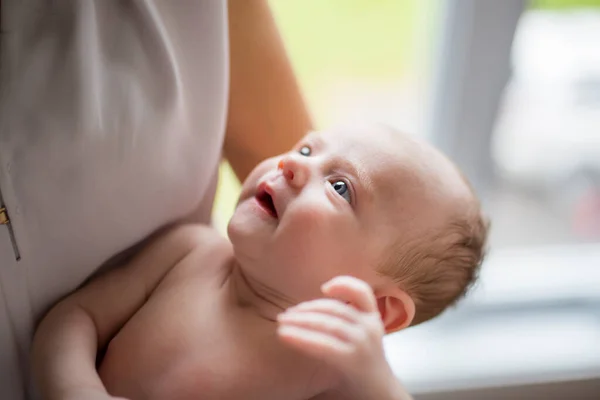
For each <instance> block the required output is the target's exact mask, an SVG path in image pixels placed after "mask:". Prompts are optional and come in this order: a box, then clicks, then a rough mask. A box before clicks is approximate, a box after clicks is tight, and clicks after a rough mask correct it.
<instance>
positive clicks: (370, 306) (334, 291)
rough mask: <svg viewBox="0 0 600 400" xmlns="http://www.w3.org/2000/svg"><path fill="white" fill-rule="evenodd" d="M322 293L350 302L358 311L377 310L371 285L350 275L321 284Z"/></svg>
mask: <svg viewBox="0 0 600 400" xmlns="http://www.w3.org/2000/svg"><path fill="white" fill-rule="evenodd" d="M321 290H322V291H323V293H324V294H325V295H326V296H328V297H331V298H334V299H337V300H340V301H342V302H346V303H351V304H352V305H354V306H355V307H356V308H358V310H359V311H363V312H369V313H370V312H375V311H377V300H376V299H375V295H374V294H373V290H372V289H371V287H370V286H369V285H368V284H367V283H366V282H364V281H362V280H360V279H358V278H354V277H352V276H338V277H335V278H333V279H331V280H330V281H328V282H326V283H324V284H323V286H321Z"/></svg>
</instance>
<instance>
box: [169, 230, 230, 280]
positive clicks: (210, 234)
mask: <svg viewBox="0 0 600 400" xmlns="http://www.w3.org/2000/svg"><path fill="white" fill-rule="evenodd" d="M172 234H173V235H176V236H177V237H176V239H175V241H176V242H179V245H183V246H186V247H188V248H189V249H190V251H189V252H188V253H187V254H186V255H185V257H183V258H182V259H181V260H180V261H179V262H178V265H177V266H176V268H175V269H174V271H173V272H176V271H178V272H179V273H184V274H186V275H187V274H188V273H198V272H200V271H220V270H224V269H226V268H227V267H228V264H229V263H228V261H229V260H230V259H231V257H232V256H233V249H232V247H231V243H230V242H229V240H227V239H226V238H225V237H223V236H222V235H221V234H220V233H219V232H218V231H217V230H216V229H214V228H212V227H210V226H207V225H200V224H187V225H181V226H178V227H177V228H174V231H173V232H172ZM178 275H179V274H178Z"/></svg>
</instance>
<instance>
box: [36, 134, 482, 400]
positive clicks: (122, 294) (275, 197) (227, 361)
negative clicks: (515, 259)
mask: <svg viewBox="0 0 600 400" xmlns="http://www.w3.org/2000/svg"><path fill="white" fill-rule="evenodd" d="M228 234H229V239H230V241H228V240H226V239H224V238H222V237H221V236H220V235H218V234H217V233H216V232H215V231H214V230H213V229H211V228H209V227H206V226H193V225H186V226H180V227H176V228H174V229H171V230H170V231H168V232H166V233H163V234H161V235H160V236H158V237H157V238H156V239H155V240H154V241H153V242H152V243H151V244H150V245H148V246H147V247H146V248H145V249H144V250H142V251H141V253H140V254H139V255H137V256H136V257H135V258H134V259H133V260H132V261H131V262H129V263H128V264H126V265H124V266H122V267H120V268H117V269H115V270H112V271H111V272H109V273H107V274H105V275H102V276H100V277H99V278H97V279H94V280H92V281H91V282H90V283H89V284H87V285H86V286H84V287H83V288H81V289H79V290H77V291H76V292H75V293H73V294H72V295H70V296H69V297H67V298H65V299H64V300H63V301H61V302H60V303H58V305H56V306H55V307H54V308H53V309H52V310H51V311H50V312H49V314H48V315H47V316H46V317H45V319H44V320H43V321H42V323H41V324H40V327H39V329H38V332H37V333H36V337H35V340H34V347H33V362H34V373H35V376H36V378H37V381H38V384H39V388H40V389H41V391H42V393H43V394H44V395H45V396H47V397H48V398H52V399H54V398H61V399H66V398H73V399H75V398H79V399H83V398H85V399H95V398H98V399H100V398H110V397H109V396H108V395H107V392H108V393H109V394H110V395H112V396H122V397H125V398H129V399H199V398H201V399H257V400H258V399H260V400H268V399H286V400H294V399H298V400H301V399H302V400H304V399H352V398H357V399H359V398H360V399H388V398H389V399H402V398H409V396H408V395H407V394H406V393H404V392H403V390H402V387H401V385H400V383H399V382H398V381H397V380H396V379H395V377H394V375H393V373H392V371H391V370H390V368H389V366H388V364H387V362H386V360H385V357H384V353H383V348H382V336H383V335H384V334H386V333H390V332H395V331H398V330H400V329H403V328H406V327H408V326H411V325H416V324H419V323H421V322H424V321H427V320H429V319H431V318H433V317H435V316H436V315H438V314H440V313H441V312H442V311H443V310H444V309H445V308H447V307H448V306H450V305H451V304H453V303H454V302H455V301H456V300H457V299H458V298H460V297H461V296H462V295H463V294H464V293H465V291H466V289H467V288H468V287H469V285H470V284H471V283H472V282H473V280H474V279H475V277H476V274H477V270H478V267H479V265H480V263H481V260H482V254H483V247H484V242H485V237H486V227H485V224H484V221H483V219H482V216H481V213H480V208H479V203H478V201H477V200H476V198H475V197H474V195H473V193H472V191H471V189H470V187H469V185H468V184H467V183H466V181H465V180H464V178H463V177H462V175H461V174H460V173H459V172H458V170H457V169H456V167H455V166H454V165H453V164H452V163H451V162H450V161H448V160H447V159H446V158H445V157H444V156H442V155H441V154H440V153H439V152H437V151H436V150H434V149H433V148H431V147H430V146H428V145H427V144H425V143H422V142H419V141H417V140H415V139H412V138H410V137H408V136H405V135H402V134H399V133H397V132H395V131H393V130H391V129H389V128H387V127H383V126H375V127H369V128H352V129H344V130H337V131H332V132H326V133H322V134H319V133H311V134H309V135H307V136H306V137H305V138H304V139H303V140H302V141H301V142H300V143H299V144H298V145H297V146H296V148H294V149H293V150H292V151H290V152H289V153H286V154H283V155H280V156H277V157H274V158H270V159H268V160H265V161H264V162H262V163H261V164H260V165H258V166H257V167H256V168H255V169H254V171H253V172H252V173H251V174H250V176H249V177H248V179H246V181H245V182H244V185H243V188H242V193H241V196H240V200H239V204H238V206H237V208H236V210H235V213H234V215H233V217H232V218H231V221H230V223H229V227H228ZM102 349H106V351H105V353H104V355H103V357H102V358H101V359H100V358H98V360H97V359H96V358H97V354H98V351H100V350H102ZM96 361H97V362H98V364H97V365H96ZM96 367H97V369H96Z"/></svg>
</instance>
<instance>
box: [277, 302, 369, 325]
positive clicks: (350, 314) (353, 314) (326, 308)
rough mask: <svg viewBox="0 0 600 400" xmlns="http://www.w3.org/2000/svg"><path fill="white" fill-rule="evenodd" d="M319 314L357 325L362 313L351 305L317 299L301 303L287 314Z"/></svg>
mask: <svg viewBox="0 0 600 400" xmlns="http://www.w3.org/2000/svg"><path fill="white" fill-rule="evenodd" d="M300 311H302V312H317V313H322V314H327V315H331V316H333V317H337V318H341V319H343V320H344V321H347V322H352V323H357V322H358V321H359V319H360V312H359V311H358V310H357V309H356V308H354V307H353V306H351V305H348V304H345V303H342V302H341V301H339V300H335V299H317V300H311V301H306V302H304V303H300V304H298V305H297V306H294V307H291V308H288V310H287V312H294V313H295V312H300Z"/></svg>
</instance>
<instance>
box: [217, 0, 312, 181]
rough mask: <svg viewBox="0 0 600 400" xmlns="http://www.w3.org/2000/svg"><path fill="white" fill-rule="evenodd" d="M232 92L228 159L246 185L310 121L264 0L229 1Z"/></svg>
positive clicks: (291, 143) (302, 132)
mask: <svg viewBox="0 0 600 400" xmlns="http://www.w3.org/2000/svg"><path fill="white" fill-rule="evenodd" d="M228 6H229V42H230V65H231V66H230V69H231V71H230V89H229V113H228V120H227V131H226V137H225V148H224V150H225V156H226V157H227V159H228V160H229V163H230V164H231V166H232V167H233V170H234V171H235V173H236V175H237V176H238V178H239V179H240V180H241V181H243V180H244V179H245V178H246V176H248V174H249V173H250V171H251V170H252V168H254V167H255V166H256V165H257V164H258V163H259V162H260V161H262V160H264V159H265V158H268V157H272V156H274V155H276V154H280V153H283V152H285V151H288V150H289V149H290V148H291V147H292V146H293V145H294V144H295V143H296V142H297V141H298V140H299V139H300V138H301V137H302V136H304V135H305V134H306V133H307V131H309V130H310V129H312V126H313V124H312V121H311V118H310V115H309V113H308V110H307V108H306V104H305V103H304V100H303V98H302V95H301V92H300V88H299V86H298V83H297V81H296V78H295V76H294V72H293V70H292V66H291V64H290V61H289V59H288V57H287V55H286V52H285V48H284V46H283V42H282V40H281V37H280V36H279V32H278V31H277V26H276V25H275V21H274V19H273V16H272V15H271V11H270V9H269V5H268V2H267V1H266V0H252V1H248V0H229V2H228Z"/></svg>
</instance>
